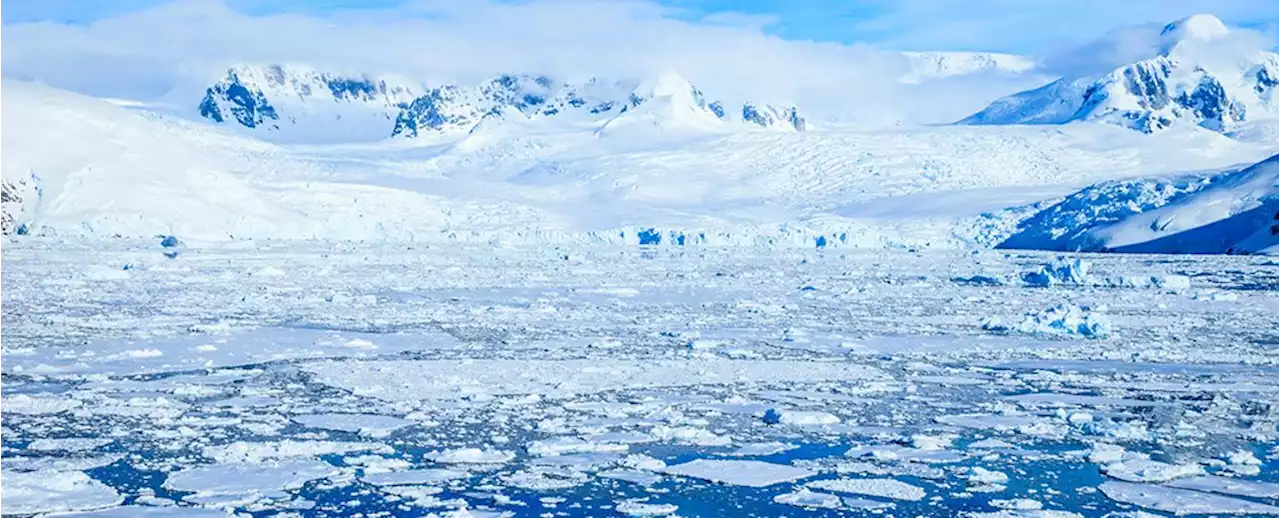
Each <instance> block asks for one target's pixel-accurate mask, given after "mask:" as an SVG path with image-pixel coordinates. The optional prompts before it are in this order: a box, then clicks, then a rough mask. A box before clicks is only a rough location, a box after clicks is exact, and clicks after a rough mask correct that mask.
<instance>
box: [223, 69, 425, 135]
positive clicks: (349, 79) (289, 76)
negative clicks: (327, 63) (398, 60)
mask: <svg viewBox="0 0 1280 518" xmlns="http://www.w3.org/2000/svg"><path fill="white" fill-rule="evenodd" d="M422 91H423V88H422V87H421V86H420V85H418V84H414V83H413V82H412V81H409V80H406V79H403V78H396V77H390V76H388V77H372V76H366V75H348V74H335V73H330V72H325V71H321V70H316V69H314V68H310V67H307V66H301V65H289V66H285V65H265V66H249V65H242V66H237V67H233V68H231V69H229V70H227V73H226V76H225V77H223V78H222V79H221V80H219V81H218V82H216V83H214V84H213V85H212V86H210V87H208V88H207V89H206V90H205V93H204V97H203V99H201V101H200V104H199V113H200V116H201V117H204V118H205V119H208V120H210V121H212V122H215V123H225V124H228V125H232V126H237V127H241V128H244V129H246V130H251V132H252V133H255V134H257V135H260V136H263V137H266V138H270V139H272V140H278V141H303V142H351V141H369V140H378V139H382V138H385V137H386V135H387V133H388V131H389V129H390V128H391V127H393V124H394V121H395V117H396V114H398V113H399V111H400V110H401V109H402V108H403V107H404V106H407V105H408V103H410V102H412V101H413V100H414V99H415V98H417V96H418V95H419V94H420V93H421V92H422Z"/></svg>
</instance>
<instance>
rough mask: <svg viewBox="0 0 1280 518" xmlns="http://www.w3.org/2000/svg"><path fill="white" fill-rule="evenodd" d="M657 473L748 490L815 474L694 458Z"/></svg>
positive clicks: (747, 462) (752, 462)
mask: <svg viewBox="0 0 1280 518" xmlns="http://www.w3.org/2000/svg"><path fill="white" fill-rule="evenodd" d="M659 471H661V472H663V473H666V474H668V475H678V476H682V477H690V478H698V479H702V480H706V481H709V482H716V483H719V484H728V485H734V486H747V487H766V486H772V485H774V484H781V483H783V482H791V481H793V480H799V479H802V478H807V477H810V476H813V475H814V473H813V472H812V471H809V470H807V469H803V468H797V467H795V466H787V465H785V464H775V463H772V462H762V461H757V460H712V459H697V460H692V461H689V462H686V463H684V464H676V465H674V466H666V467H664V468H661V469H660V470H659Z"/></svg>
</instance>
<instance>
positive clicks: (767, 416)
mask: <svg viewBox="0 0 1280 518" xmlns="http://www.w3.org/2000/svg"><path fill="white" fill-rule="evenodd" d="M764 422H766V423H769V424H788V425H794V426H821V425H827V424H840V418H839V417H836V416H835V415H834V414H830V413H827V412H821V411H800V410H778V409H776V408H770V409H769V410H766V411H765V413H764Z"/></svg>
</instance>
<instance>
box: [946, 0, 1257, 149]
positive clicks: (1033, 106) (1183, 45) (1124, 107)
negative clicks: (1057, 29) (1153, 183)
mask: <svg viewBox="0 0 1280 518" xmlns="http://www.w3.org/2000/svg"><path fill="white" fill-rule="evenodd" d="M1229 35H1230V30H1229V29H1227V27H1226V26H1225V25H1224V24H1223V23H1222V21H1221V20H1219V19H1217V18H1216V17H1214V16H1212V15H1205V14H1201V15H1195V16H1191V17H1188V18H1184V19H1182V20H1178V21H1175V22H1173V23H1170V24H1168V25H1166V26H1164V28H1163V29H1162V30H1161V33H1160V38H1159V45H1158V48H1157V49H1154V50H1155V51H1156V52H1157V54H1156V55H1154V56H1152V57H1151V58H1149V59H1145V60H1142V61H1138V62H1135V63H1131V64H1128V65H1124V66H1121V67H1118V68H1115V69H1114V70H1111V71H1110V72H1108V73H1106V74H1103V75H1101V76H1086V77H1064V78H1060V79H1058V80H1057V81H1055V82H1053V83H1050V84H1048V85H1046V86H1043V87H1040V88H1037V89H1034V90H1030V91H1026V92H1021V93H1018V94H1014V95H1012V96H1009V97H1005V98H1002V99H999V100H996V101H995V102H993V103H992V104H991V105H990V106H988V107H987V108H986V109H984V110H982V111H980V112H978V113H976V114H974V115H972V116H970V117H967V118H965V119H963V120H961V121H960V123H961V124H1060V123H1066V122H1070V121H1077V120H1081V121H1097V122H1102V123H1107V124H1115V125H1118V126H1123V127H1126V128H1130V129H1134V130H1138V131H1142V132H1144V133H1152V132H1156V131H1159V130H1162V129H1165V128H1168V127H1171V126H1174V125H1199V126H1201V127H1204V128H1207V129H1209V130H1212V131H1217V132H1221V133H1227V132H1231V131H1233V130H1234V129H1235V128H1237V127H1239V126H1240V125H1242V124H1243V123H1245V122H1246V121H1257V120H1267V119H1275V118H1276V117H1277V113H1276V110H1277V106H1278V105H1277V102H1276V100H1275V89H1276V85H1277V79H1278V78H1280V73H1278V72H1277V63H1278V61H1280V58H1278V56H1277V54H1276V53H1274V52H1266V51H1261V50H1250V51H1240V50H1238V47H1237V46H1236V45H1234V44H1231V43H1229V42H1228V41H1227V40H1229V38H1228V36H1229Z"/></svg>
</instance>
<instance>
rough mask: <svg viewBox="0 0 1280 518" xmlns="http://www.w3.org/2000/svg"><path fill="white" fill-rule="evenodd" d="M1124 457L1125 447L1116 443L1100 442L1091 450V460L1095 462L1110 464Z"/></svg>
mask: <svg viewBox="0 0 1280 518" xmlns="http://www.w3.org/2000/svg"><path fill="white" fill-rule="evenodd" d="M1123 458H1124V447H1123V446H1118V445H1115V444H1110V443H1105V442H1099V443H1094V444H1093V449H1092V450H1090V451H1089V462H1093V463H1095V464H1110V463H1113V462H1119V461H1120V459H1123Z"/></svg>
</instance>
